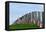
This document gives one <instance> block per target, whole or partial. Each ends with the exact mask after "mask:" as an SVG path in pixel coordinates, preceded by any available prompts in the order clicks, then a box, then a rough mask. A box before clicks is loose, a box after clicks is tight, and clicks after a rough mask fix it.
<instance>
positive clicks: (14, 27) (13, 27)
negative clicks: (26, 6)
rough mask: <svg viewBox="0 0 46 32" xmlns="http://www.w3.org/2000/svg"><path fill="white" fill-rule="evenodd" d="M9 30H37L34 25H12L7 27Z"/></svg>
mask: <svg viewBox="0 0 46 32" xmlns="http://www.w3.org/2000/svg"><path fill="white" fill-rule="evenodd" d="M9 28H10V29H26V28H38V26H37V25H36V24H34V23H31V24H13V25H10V26H9Z"/></svg>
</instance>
